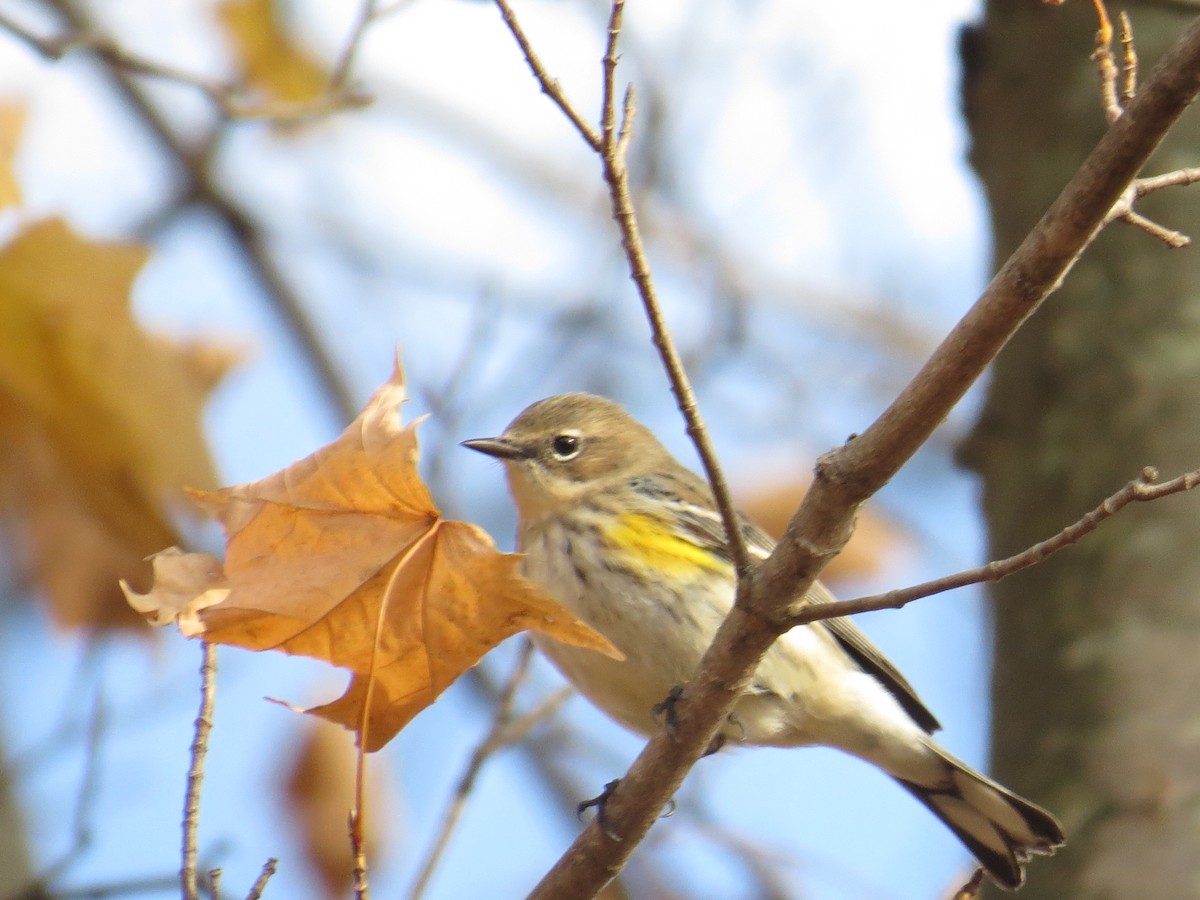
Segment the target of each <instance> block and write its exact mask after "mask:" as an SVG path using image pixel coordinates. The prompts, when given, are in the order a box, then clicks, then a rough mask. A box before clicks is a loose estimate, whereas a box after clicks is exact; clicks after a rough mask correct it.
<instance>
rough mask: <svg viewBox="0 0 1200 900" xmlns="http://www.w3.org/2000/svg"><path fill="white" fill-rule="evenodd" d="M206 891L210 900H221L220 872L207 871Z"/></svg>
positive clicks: (215, 870)
mask: <svg viewBox="0 0 1200 900" xmlns="http://www.w3.org/2000/svg"><path fill="white" fill-rule="evenodd" d="M208 889H209V892H210V893H211V895H212V900H221V870H220V869H209V871H208Z"/></svg>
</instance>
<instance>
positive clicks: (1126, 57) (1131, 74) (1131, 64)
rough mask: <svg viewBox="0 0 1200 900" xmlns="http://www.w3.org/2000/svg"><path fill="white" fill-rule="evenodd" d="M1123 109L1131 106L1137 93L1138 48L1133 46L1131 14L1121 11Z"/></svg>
mask: <svg viewBox="0 0 1200 900" xmlns="http://www.w3.org/2000/svg"><path fill="white" fill-rule="evenodd" d="M1121 71H1122V72H1123V73H1124V77H1123V78H1122V79H1121V109H1124V108H1125V107H1126V106H1128V105H1129V101H1130V100H1132V99H1133V95H1134V94H1136V93H1137V78H1138V58H1137V48H1136V47H1134V45H1133V22H1132V21H1131V20H1130V18H1129V13H1127V12H1125V10H1121Z"/></svg>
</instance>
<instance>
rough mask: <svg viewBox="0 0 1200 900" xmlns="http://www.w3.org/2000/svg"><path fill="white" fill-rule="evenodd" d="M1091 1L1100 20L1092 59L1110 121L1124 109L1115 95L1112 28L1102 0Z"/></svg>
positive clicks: (1103, 103)
mask: <svg viewBox="0 0 1200 900" xmlns="http://www.w3.org/2000/svg"><path fill="white" fill-rule="evenodd" d="M1092 2H1093V5H1094V6H1095V7H1096V16H1097V17H1098V18H1099V20H1100V27H1099V28H1097V29H1096V49H1095V50H1094V51H1093V52H1092V59H1094V60H1095V61H1096V68H1097V69H1098V70H1099V72H1100V101H1101V105H1102V106H1103V107H1104V118H1106V119H1108V121H1109V122H1110V123H1112V122H1115V121H1117V119H1119V118H1120V117H1121V112H1122V111H1123V109H1124V107H1123V106H1122V105H1121V101H1120V99H1119V97H1118V96H1117V77H1118V73H1117V65H1116V63H1115V62H1113V54H1112V38H1113V28H1112V22H1110V21H1109V18H1108V10H1106V9H1105V8H1104V0H1092Z"/></svg>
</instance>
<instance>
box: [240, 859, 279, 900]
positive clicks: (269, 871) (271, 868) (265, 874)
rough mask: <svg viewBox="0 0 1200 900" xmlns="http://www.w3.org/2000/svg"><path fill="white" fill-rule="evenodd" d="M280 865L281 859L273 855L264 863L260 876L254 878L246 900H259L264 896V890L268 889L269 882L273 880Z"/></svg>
mask: <svg viewBox="0 0 1200 900" xmlns="http://www.w3.org/2000/svg"><path fill="white" fill-rule="evenodd" d="M278 867H279V860H277V859H276V858H275V857H273V856H272V857H271V858H270V859H268V860H267V861H266V862H265V863H263V867H262V871H261V872H259V873H258V878H256V879H255V880H254V884H252V885H251V886H250V891H249V893H247V894H246V900H259V898H260V897H262V895H263V891H265V890H266V889H267V882H268V881H270V880H271V876H272V875H274V874H275V870H276V869H277V868H278Z"/></svg>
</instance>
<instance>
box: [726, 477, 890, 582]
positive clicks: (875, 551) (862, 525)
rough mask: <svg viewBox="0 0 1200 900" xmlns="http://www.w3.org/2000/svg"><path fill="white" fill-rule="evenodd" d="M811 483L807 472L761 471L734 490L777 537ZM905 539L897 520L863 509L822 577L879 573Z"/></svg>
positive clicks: (836, 578)
mask: <svg viewBox="0 0 1200 900" xmlns="http://www.w3.org/2000/svg"><path fill="white" fill-rule="evenodd" d="M765 468H767V469H769V468H770V466H766V467H765ZM811 482H812V479H811V478H810V477H809V476H808V475H807V473H802V474H797V473H795V472H785V471H783V470H780V471H779V472H778V473H777V474H775V475H771V474H766V475H764V474H763V472H762V471H760V472H759V474H758V475H757V476H755V478H754V483H753V484H752V485H751V484H744V485H742V486H741V487H739V489H738V490H736V491H735V493H736V494H737V498H738V505H739V506H740V507H741V509H742V511H743V512H745V513H746V515H747V516H749V517H750V518H751V519H752V520H754V522H756V523H757V524H758V525H759V527H761V528H762V529H763V530H764V531H766V532H767V534H769V535H771V537H773V538H775V539H776V540H778V538H779V536H780V535H781V534H783V530H784V528H786V527H787V523H788V520H789V519H791V517H792V515H793V514H794V513H795V512H796V509H797V507H799V506H800V501H801V500H803V499H804V493H805V491H807V490H808V487H809V484H811ZM907 540H908V535H907V534H906V533H905V531H904V529H903V528H901V526H900V525H898V524H897V523H896V522H894V521H892V520H891V519H888V518H886V517H885V516H882V515H880V514H879V513H877V512H875V511H874V510H872V509H870V508H867V509H864V510H863V511H862V512H860V513H859V514H858V519H857V522H856V524H855V528H854V534H853V535H852V536H851V537H850V543H848V544H847V545H846V547H845V548H844V549H843V550H842V552H841V553H839V554H838V555H837V556H835V557H834V558H833V561H832V562H830V563H829V565H828V566H826V567H825V570H824V571H823V572H822V573H821V579H822V580H823V581H825V582H826V583H827V584H830V585H836V583H837V582H838V581H851V580H861V579H865V578H871V577H875V576H878V575H879V574H881V572H882V571H883V569H884V567H885V566H886V565H887V564H888V562H889V561H890V560H891V559H892V558H893V557H894V556H895V554H896V553H897V551H898V550H900V549H901V548H902V547H903V546H904V545H905V543H906V542H907Z"/></svg>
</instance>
